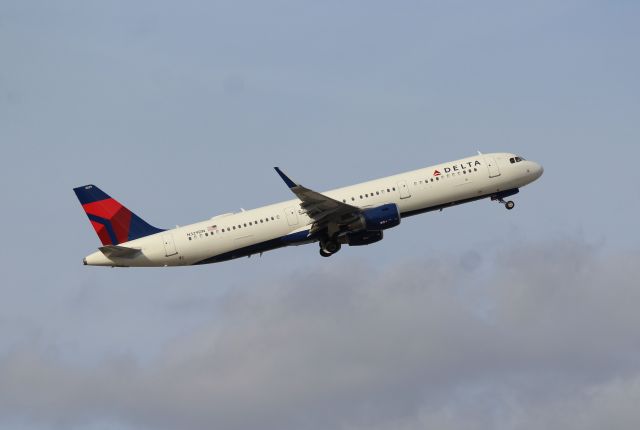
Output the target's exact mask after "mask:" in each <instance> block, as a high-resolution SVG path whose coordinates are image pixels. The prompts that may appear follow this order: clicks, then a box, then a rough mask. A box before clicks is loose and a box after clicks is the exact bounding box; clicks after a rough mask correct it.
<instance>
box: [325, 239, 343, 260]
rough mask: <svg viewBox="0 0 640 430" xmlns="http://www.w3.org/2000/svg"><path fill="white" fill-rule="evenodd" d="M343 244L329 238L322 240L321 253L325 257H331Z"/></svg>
mask: <svg viewBox="0 0 640 430" xmlns="http://www.w3.org/2000/svg"><path fill="white" fill-rule="evenodd" d="M341 246H342V245H340V243H339V242H336V241H334V240H327V241H326V242H320V255H322V256H323V257H330V256H332V255H333V254H335V253H336V252H338V251H340V248H341Z"/></svg>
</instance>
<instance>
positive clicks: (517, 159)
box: [509, 157, 524, 164]
mask: <svg viewBox="0 0 640 430" xmlns="http://www.w3.org/2000/svg"><path fill="white" fill-rule="evenodd" d="M509 161H510V162H511V164H513V163H519V162H521V161H524V158H522V157H511V158H509Z"/></svg>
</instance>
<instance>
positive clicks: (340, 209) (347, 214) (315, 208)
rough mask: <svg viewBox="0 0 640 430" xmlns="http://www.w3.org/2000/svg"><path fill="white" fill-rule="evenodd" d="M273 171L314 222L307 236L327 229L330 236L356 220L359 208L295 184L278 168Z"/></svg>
mask: <svg viewBox="0 0 640 430" xmlns="http://www.w3.org/2000/svg"><path fill="white" fill-rule="evenodd" d="M275 170H276V172H278V175H280V177H281V178H282V180H283V181H284V182H285V184H287V186H288V187H289V189H290V190H291V191H292V192H293V194H295V195H296V196H297V197H298V198H299V199H300V200H301V201H302V203H301V204H300V207H301V208H302V209H303V210H304V211H305V213H306V214H307V215H308V216H309V217H310V218H312V219H313V220H314V223H313V226H312V227H311V230H310V231H309V235H312V234H314V233H316V232H318V231H320V230H322V229H325V228H327V229H329V234H330V235H331V234H333V233H334V232H336V231H338V229H339V226H341V225H346V224H349V223H351V222H353V221H354V220H356V219H358V217H359V215H360V208H358V207H356V206H351V205H349V204H347V203H343V202H341V201H338V200H335V199H332V198H331V197H328V196H325V195H324V194H321V193H319V192H317V191H313V190H310V189H309V188H306V187H303V186H302V185H300V184H296V183H295V182H293V181H292V180H291V179H289V177H288V176H287V175H285V174H284V173H283V172H282V170H280V168H278V167H275Z"/></svg>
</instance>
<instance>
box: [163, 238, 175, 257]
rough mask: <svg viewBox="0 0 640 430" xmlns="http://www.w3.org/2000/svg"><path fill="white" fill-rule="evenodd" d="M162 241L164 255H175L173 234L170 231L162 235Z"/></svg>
mask: <svg viewBox="0 0 640 430" xmlns="http://www.w3.org/2000/svg"><path fill="white" fill-rule="evenodd" d="M162 242H163V243H164V255H165V257H171V256H172V255H176V254H177V253H178V251H177V250H176V244H175V243H174V242H173V235H172V234H171V233H168V234H163V235H162Z"/></svg>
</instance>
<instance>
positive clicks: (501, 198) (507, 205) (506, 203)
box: [491, 188, 519, 210]
mask: <svg viewBox="0 0 640 430" xmlns="http://www.w3.org/2000/svg"><path fill="white" fill-rule="evenodd" d="M518 191H519V190H518V189H517V188H516V189H514V190H508V191H502V192H500V193H498V194H496V195H493V196H491V200H493V201H498V202H499V203H501V204H503V205H504V207H505V208H507V210H511V209H513V208H515V207H516V204H515V203H514V202H513V200H509V201H505V200H504V199H505V197H510V196H512V195H514V194H518Z"/></svg>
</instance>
